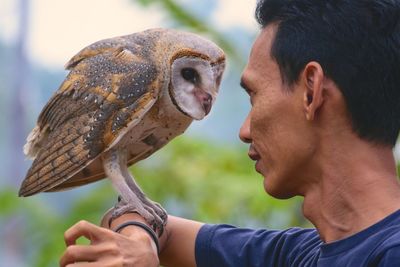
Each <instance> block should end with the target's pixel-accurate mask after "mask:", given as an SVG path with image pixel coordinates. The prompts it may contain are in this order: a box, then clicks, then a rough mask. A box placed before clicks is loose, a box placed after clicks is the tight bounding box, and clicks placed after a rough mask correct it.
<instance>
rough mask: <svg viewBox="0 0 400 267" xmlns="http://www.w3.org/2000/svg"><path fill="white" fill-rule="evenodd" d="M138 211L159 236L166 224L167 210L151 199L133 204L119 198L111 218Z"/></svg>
mask: <svg viewBox="0 0 400 267" xmlns="http://www.w3.org/2000/svg"><path fill="white" fill-rule="evenodd" d="M133 212H134V213H138V214H140V215H141V216H142V217H143V218H144V219H145V221H146V222H147V223H148V224H149V225H151V227H152V228H153V229H154V231H156V232H157V233H158V236H161V235H162V233H163V231H164V227H165V225H166V224H167V218H168V215H167V212H166V211H165V210H164V209H163V208H162V207H161V205H160V204H158V203H156V202H153V201H151V200H147V201H145V203H143V204H141V203H140V204H139V205H135V204H133V203H127V202H125V201H123V200H121V201H120V202H119V203H118V204H117V205H116V206H115V208H114V211H113V213H112V216H111V218H112V219H115V218H117V217H119V216H121V215H123V214H125V213H133Z"/></svg>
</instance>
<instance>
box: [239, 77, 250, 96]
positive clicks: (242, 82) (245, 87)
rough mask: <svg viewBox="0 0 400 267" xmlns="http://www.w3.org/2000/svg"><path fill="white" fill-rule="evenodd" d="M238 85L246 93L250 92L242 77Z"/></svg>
mask: <svg viewBox="0 0 400 267" xmlns="http://www.w3.org/2000/svg"><path fill="white" fill-rule="evenodd" d="M240 86H241V87H242V88H243V89H244V90H245V91H246V92H247V93H248V94H250V92H251V90H250V88H249V86H248V85H247V84H246V82H245V81H244V80H243V79H241V80H240Z"/></svg>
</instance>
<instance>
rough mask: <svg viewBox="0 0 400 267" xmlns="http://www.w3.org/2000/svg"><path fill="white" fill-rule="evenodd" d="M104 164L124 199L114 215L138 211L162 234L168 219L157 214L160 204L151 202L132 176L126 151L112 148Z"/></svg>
mask: <svg viewBox="0 0 400 267" xmlns="http://www.w3.org/2000/svg"><path fill="white" fill-rule="evenodd" d="M103 165H104V170H105V173H106V174H107V176H108V177H109V178H110V179H111V182H112V184H113V186H114V187H115V189H116V190H117V191H118V192H119V193H120V195H121V197H122V199H123V200H124V202H123V204H121V203H120V204H119V205H118V207H117V208H116V209H115V210H114V213H113V217H118V216H119V215H122V214H124V213H126V212H137V213H139V214H140V215H141V216H143V218H144V219H145V220H146V221H147V222H148V223H149V224H150V225H152V226H153V227H155V228H157V229H159V230H160V234H161V232H162V230H163V226H164V225H165V222H166V219H162V218H161V217H160V216H159V215H158V214H157V212H156V210H158V207H159V206H158V207H157V206H156V205H154V204H153V203H151V202H150V200H148V199H147V198H146V197H145V195H144V193H143V192H142V191H141V190H140V189H139V187H138V185H137V184H136V183H135V182H134V180H132V176H131V175H130V174H129V171H128V169H127V160H126V152H125V151H123V150H111V151H109V152H107V153H105V154H104V155H103ZM155 207H156V208H155ZM164 213H165V211H164ZM165 217H166V213H165Z"/></svg>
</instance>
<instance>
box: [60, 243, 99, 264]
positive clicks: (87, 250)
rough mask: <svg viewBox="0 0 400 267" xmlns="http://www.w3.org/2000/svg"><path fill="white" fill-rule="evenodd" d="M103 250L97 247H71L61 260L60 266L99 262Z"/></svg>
mask: <svg viewBox="0 0 400 267" xmlns="http://www.w3.org/2000/svg"><path fill="white" fill-rule="evenodd" d="M100 253H101V248H100V247H99V246H96V245H90V246H88V245H70V246H69V247H68V248H67V249H66V250H65V252H64V255H62V257H61V259H60V266H66V265H68V264H71V263H75V262H91V261H96V260H98V258H99V256H100Z"/></svg>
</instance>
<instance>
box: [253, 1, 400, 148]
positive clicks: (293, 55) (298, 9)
mask: <svg viewBox="0 0 400 267" xmlns="http://www.w3.org/2000/svg"><path fill="white" fill-rule="evenodd" d="M256 19H257V21H258V22H259V23H260V25H261V26H262V27H266V26H268V25H271V24H277V25H278V26H277V27H278V28H277V32H276V36H275V39H274V40H273V41H272V42H273V43H272V48H271V56H272V58H274V59H275V60H276V62H277V64H278V65H279V68H280V71H281V75H282V78H283V80H284V82H285V83H287V84H289V85H292V84H293V83H295V82H296V81H297V80H298V77H299V74H300V72H301V71H302V70H303V68H304V67H305V65H306V64H307V63H308V62H310V61H317V62H319V63H320V64H321V66H322V68H323V70H324V73H325V75H327V76H328V77H330V78H331V79H332V80H333V81H334V82H335V83H336V85H337V86H338V87H339V89H340V90H341V92H342V94H343V96H344V98H345V101H346V105H347V109H348V111H349V114H350V117H351V121H352V126H353V129H354V131H355V132H356V133H357V134H358V135H359V136H360V137H361V138H365V139H367V140H370V141H373V142H376V143H380V144H388V145H392V146H394V145H395V143H396V140H397V137H398V135H399V130H400V1H399V0H261V1H259V2H258V4H257V8H256Z"/></svg>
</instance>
